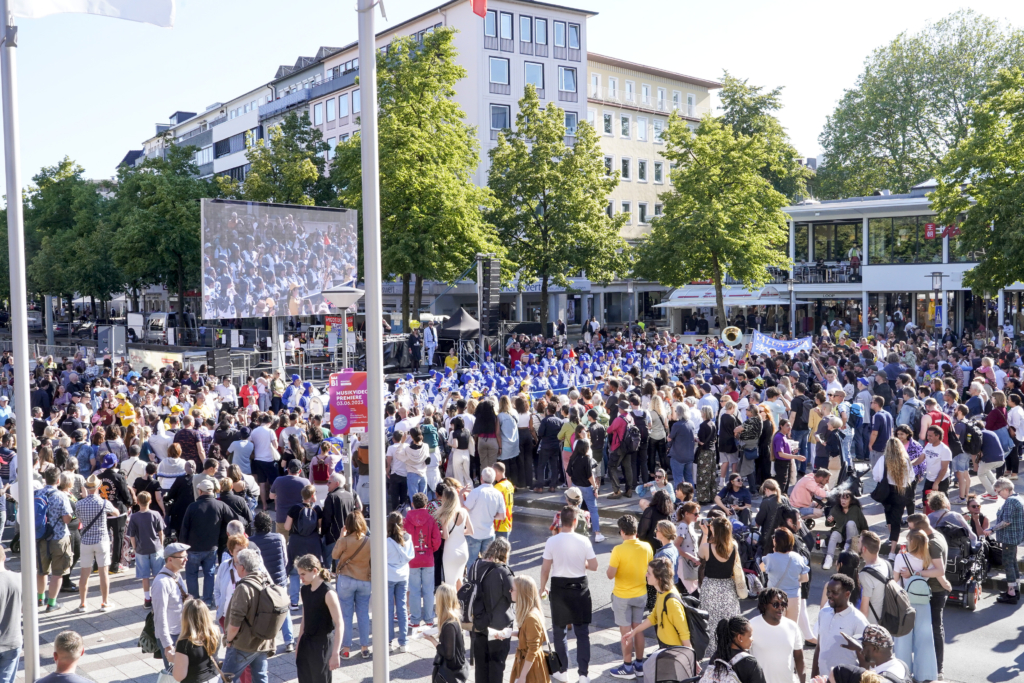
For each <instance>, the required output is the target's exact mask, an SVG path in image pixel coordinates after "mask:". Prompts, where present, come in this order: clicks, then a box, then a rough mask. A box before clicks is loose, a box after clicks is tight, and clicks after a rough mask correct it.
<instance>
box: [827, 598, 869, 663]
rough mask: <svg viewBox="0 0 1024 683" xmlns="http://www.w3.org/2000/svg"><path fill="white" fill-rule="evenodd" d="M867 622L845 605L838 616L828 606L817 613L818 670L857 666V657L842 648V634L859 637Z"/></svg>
mask: <svg viewBox="0 0 1024 683" xmlns="http://www.w3.org/2000/svg"><path fill="white" fill-rule="evenodd" d="M867 625H868V620H867V619H866V618H864V615H863V614H861V613H860V610H859V609H857V608H856V607H854V606H853V605H847V607H846V609H844V610H843V611H842V612H840V613H839V614H836V612H835V610H834V609H832V607H830V606H829V605H825V607H823V608H822V610H821V611H820V612H818V648H819V649H818V670H819V671H831V670H832V669H833V668H834V667H836V666H838V665H839V664H849V665H850V666H857V655H856V654H855V653H854V652H853V651H852V650H847V649H846V648H844V647H843V645H844V644H845V643H846V639H845V638H844V637H843V635H842V634H843V633H845V634H847V635H849V636H853V637H854V638H857V637H859V636H860V635H862V634H863V633H864V627H865V626H867Z"/></svg>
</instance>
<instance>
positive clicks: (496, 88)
mask: <svg viewBox="0 0 1024 683" xmlns="http://www.w3.org/2000/svg"><path fill="white" fill-rule="evenodd" d="M491 94H492V95H511V94H512V86H511V85H509V84H507V83H491Z"/></svg>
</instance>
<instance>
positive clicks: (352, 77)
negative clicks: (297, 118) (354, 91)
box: [310, 69, 359, 100]
mask: <svg viewBox="0 0 1024 683" xmlns="http://www.w3.org/2000/svg"><path fill="white" fill-rule="evenodd" d="M358 77H359V69H350V70H349V71H346V72H345V73H343V74H339V75H338V76H337V77H332V78H328V79H327V80H324V81H321V82H319V83H317V84H316V85H314V86H313V87H312V88H311V89H310V93H311V94H310V98H311V99H314V100H315V99H317V98H318V97H324V96H325V95H330V94H331V93H334V92H338V91H339V90H343V89H345V88H347V87H349V86H352V85H355V84H356V78H358Z"/></svg>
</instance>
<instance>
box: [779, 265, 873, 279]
mask: <svg viewBox="0 0 1024 683" xmlns="http://www.w3.org/2000/svg"><path fill="white" fill-rule="evenodd" d="M860 272H861V271H860V266H856V267H854V266H851V265H850V264H849V262H846V261H841V262H838V263H824V264H822V265H820V266H819V265H817V264H814V263H795V264H793V281H794V282H795V283H797V284H833V283H839V282H859V279H856V278H858V277H859V276H860ZM782 282H783V283H785V278H783V280H782Z"/></svg>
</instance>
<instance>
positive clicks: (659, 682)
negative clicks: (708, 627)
mask: <svg viewBox="0 0 1024 683" xmlns="http://www.w3.org/2000/svg"><path fill="white" fill-rule="evenodd" d="M698 680H700V678H699V677H698V676H697V657H696V656H695V655H694V653H693V650H692V649H691V648H688V647H683V646H680V647H666V648H664V649H662V650H655V651H654V652H652V653H651V654H650V655H649V656H648V658H647V661H645V662H644V683H691V682H695V681H698Z"/></svg>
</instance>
